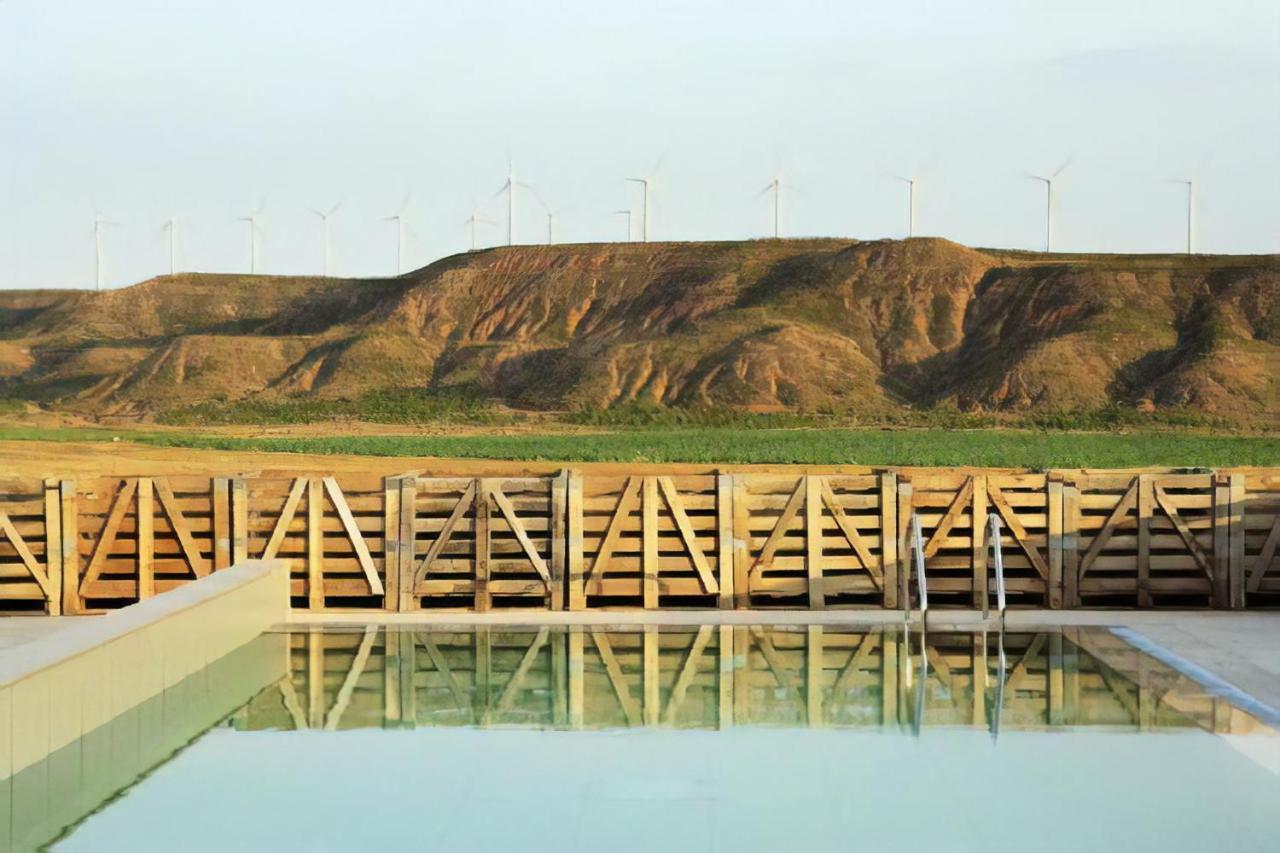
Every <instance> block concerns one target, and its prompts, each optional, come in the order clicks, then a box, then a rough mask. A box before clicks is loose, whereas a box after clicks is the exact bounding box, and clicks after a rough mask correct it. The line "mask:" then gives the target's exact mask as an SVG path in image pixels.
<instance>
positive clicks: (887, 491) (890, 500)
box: [880, 471, 898, 610]
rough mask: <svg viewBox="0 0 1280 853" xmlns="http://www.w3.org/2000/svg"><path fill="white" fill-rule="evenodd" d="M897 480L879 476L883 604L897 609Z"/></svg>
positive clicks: (889, 473)
mask: <svg viewBox="0 0 1280 853" xmlns="http://www.w3.org/2000/svg"><path fill="white" fill-rule="evenodd" d="M897 498H898V478H897V476H896V475H895V474H893V473H892V472H889V471H886V472H885V473H883V474H881V475H880V567H881V588H882V591H883V592H884V599H883V603H884V606H885V607H886V608H887V609H890V610H892V609H895V608H897V607H898V536H897V526H898V518H897Z"/></svg>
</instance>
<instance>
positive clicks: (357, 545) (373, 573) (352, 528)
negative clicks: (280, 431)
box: [313, 477, 386, 595]
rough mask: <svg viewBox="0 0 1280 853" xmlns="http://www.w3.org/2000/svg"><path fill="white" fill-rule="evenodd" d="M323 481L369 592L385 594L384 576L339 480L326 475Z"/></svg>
mask: <svg viewBox="0 0 1280 853" xmlns="http://www.w3.org/2000/svg"><path fill="white" fill-rule="evenodd" d="M322 482H323V483H324V490H325V491H326V492H327V493H328V495H329V502H330V503H331V504H333V508H334V509H335V510H337V511H338V518H339V519H340V520H341V521H342V526H343V528H344V529H345V530H346V532H347V539H349V540H350V542H351V546H352V547H353V548H354V549H355V552H356V559H357V560H359V561H360V570H361V571H363V572H364V577H365V580H367V581H368V582H369V593H370V594H371V595H385V594H386V590H385V589H384V588H383V586H382V578H380V577H378V570H377V568H376V567H375V566H374V565H373V555H372V554H370V553H369V546H368V545H366V544H365V541H364V536H363V535H362V534H361V533H360V529H359V528H358V527H356V520H355V517H354V516H353V515H352V514H351V508H350V507H349V506H347V500H346V497H345V496H344V495H343V494H342V489H340V488H338V481H337V480H335V479H334V478H333V477H325V478H324V480H323V481H322ZM313 488H314V484H313Z"/></svg>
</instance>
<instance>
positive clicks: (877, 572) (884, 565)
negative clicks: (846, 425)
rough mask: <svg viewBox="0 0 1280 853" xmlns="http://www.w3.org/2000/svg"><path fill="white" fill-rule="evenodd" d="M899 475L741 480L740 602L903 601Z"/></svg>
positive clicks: (736, 487)
mask: <svg viewBox="0 0 1280 853" xmlns="http://www.w3.org/2000/svg"><path fill="white" fill-rule="evenodd" d="M895 492H896V480H895V477H894V475H893V474H865V475H826V474H803V475H798V476H772V475H763V474H740V475H736V476H735V477H734V478H733V511H734V522H733V527H734V539H735V540H736V541H737V542H738V543H740V544H739V546H738V548H737V553H736V554H735V557H734V559H735V560H736V565H737V578H736V581H735V588H736V589H738V590H739V592H740V595H739V596H738V597H737V602H738V606H740V607H760V606H789V607H801V608H804V607H807V608H809V609H812V610H821V609H823V608H826V607H831V606H842V605H843V606H864V607H880V606H885V607H896V606H897V602H898V584H897V577H898V561H897V559H896V553H897V540H896V538H895V536H894V533H893V531H894V524H895V509H894V506H895V501H896V494H895Z"/></svg>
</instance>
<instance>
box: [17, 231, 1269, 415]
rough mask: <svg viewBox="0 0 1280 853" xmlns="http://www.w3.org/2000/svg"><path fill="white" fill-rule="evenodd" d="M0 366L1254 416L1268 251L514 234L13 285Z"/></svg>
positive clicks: (97, 400) (1264, 407) (231, 394)
mask: <svg viewBox="0 0 1280 853" xmlns="http://www.w3.org/2000/svg"><path fill="white" fill-rule="evenodd" d="M0 383H3V385H2V386H0V393H3V395H4V396H7V397H10V398H19V399H24V400H30V401H35V402H38V403H41V404H43V405H48V406H53V407H57V408H62V409H68V410H72V411H81V412H86V413H110V414H139V415H146V414H151V413H156V412H160V411H164V410H167V409H172V408H176V407H180V406H183V405H188V404H191V403H196V402H202V401H209V400H241V399H245V398H250V397H255V396H256V397H274V396H294V395H313V396H316V397H320V398H336V397H352V396H356V395H359V394H361V393H364V392H366V391H370V390H377V389H384V388H392V387H395V388H401V387H430V388H446V387H449V386H457V385H466V386H468V387H479V388H481V389H483V391H484V392H485V393H487V394H489V395H491V396H493V397H495V398H500V399H502V400H504V401H505V402H507V403H508V404H510V405H512V406H515V407H519V408H529V409H562V408H579V407H605V406H609V405H612V404H616V403H618V402H620V401H629V400H642V401H652V402H657V403H661V404H665V405H682V406H699V405H715V406H731V407H741V408H748V409H753V410H776V409H793V410H801V411H846V410H850V411H856V412H859V413H864V414H872V415H874V414H877V413H886V412H890V411H893V410H895V409H898V408H901V407H906V406H911V407H921V406H929V405H935V404H938V403H954V404H956V405H958V406H960V407H961V408H965V409H975V408H977V409H988V410H1009V411H1024V410H1030V409H1078V408H1096V407H1100V406H1103V405H1106V404H1109V403H1120V404H1123V405H1142V406H1148V405H1150V404H1154V405H1156V406H1171V407H1191V408H1196V409H1201V410H1203V411H1206V412H1213V413H1216V414H1219V415H1224V416H1228V417H1238V418H1241V419H1251V420H1252V419H1258V418H1262V419H1274V418H1275V417H1276V416H1277V413H1278V412H1280V258H1277V257H1276V256H1255V257H1184V256H1088V257H1085V256H1080V257H1072V256H1061V255H1054V256H1041V255H1035V254H1024V253H996V252H984V251H979V250H973V249H968V248H965V247H962V246H958V245H956V244H953V243H949V242H946V241H944V240H936V239H915V240H909V241H875V242H855V241H837V240H805V241H800V240H784V241H775V240H768V241H753V242H741V243H655V244H606V245H569V246H550V247H543V246H523V247H514V248H501V249H490V250H485V251H480V252H474V253H469V254H465V255H458V256H454V257H451V258H447V259H445V260H442V261H440V262H438V263H435V264H432V265H431V266H428V267H426V268H424V269H421V270H418V271H416V272H414V273H411V274H408V275H405V276H402V277H400V278H396V279H370V280H358V279H317V278H291V277H269V276H228V275H182V276H176V277H163V278H158V279H154V280H151V281H147V282H143V283H142V284H138V285H136V286H134V287H130V288H125V289H122V290H116V291H109V292H104V293H86V292H59V291H27V292H22V291H10V292H3V293H0ZM1147 401H1150V403H1148V402H1147Z"/></svg>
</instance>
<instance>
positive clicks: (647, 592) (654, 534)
mask: <svg viewBox="0 0 1280 853" xmlns="http://www.w3.org/2000/svg"><path fill="white" fill-rule="evenodd" d="M643 488H644V498H643V500H642V501H641V504H640V507H641V510H642V512H643V516H642V519H641V528H640V532H641V538H642V541H643V545H644V562H643V564H642V568H643V571H644V588H643V591H644V609H645V610H656V609H657V607H658V483H657V478H656V477H645V478H643Z"/></svg>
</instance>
